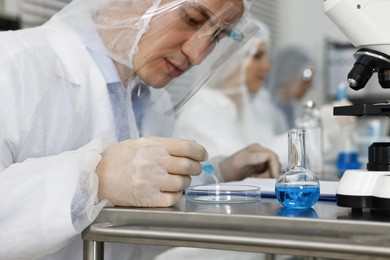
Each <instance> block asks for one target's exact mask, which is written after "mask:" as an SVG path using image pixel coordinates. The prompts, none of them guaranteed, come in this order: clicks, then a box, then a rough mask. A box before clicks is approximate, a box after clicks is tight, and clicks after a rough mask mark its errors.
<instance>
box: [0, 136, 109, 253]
mask: <svg viewBox="0 0 390 260" xmlns="http://www.w3.org/2000/svg"><path fill="white" fill-rule="evenodd" d="M112 142H113V141H111V140H103V139H95V140H94V141H92V142H90V143H89V144H87V145H85V146H83V147H81V148H80V149H78V150H74V151H68V152H63V153H61V154H58V155H53V156H48V157H42V158H31V159H27V160H25V161H24V162H22V163H15V164H12V165H11V166H9V167H8V168H6V169H5V170H4V171H2V172H1V173H0V198H1V199H0V200H1V201H0V230H1V232H0V244H1V247H0V259H35V258H38V257H40V256H42V255H46V254H50V253H52V252H55V251H57V250H59V249H60V248H62V247H64V246H65V245H66V244H67V243H68V242H69V241H70V240H71V239H72V238H74V237H75V236H76V235H77V234H80V233H81V231H82V230H83V229H84V228H85V227H86V226H87V225H89V224H90V223H92V221H93V220H94V219H95V218H96V216H97V215H98V213H99V212H100V210H101V209H102V208H103V207H104V206H105V204H106V201H99V200H98V197H97V191H98V177H97V174H96V172H95V169H96V165H97V164H98V162H99V161H100V158H101V155H100V154H101V152H102V151H103V150H104V149H105V148H106V147H107V146H108V145H110V144H111V143H112ZM0 149H2V150H3V151H1V154H4V153H5V151H4V149H6V148H5V147H4V146H1V148H0Z"/></svg>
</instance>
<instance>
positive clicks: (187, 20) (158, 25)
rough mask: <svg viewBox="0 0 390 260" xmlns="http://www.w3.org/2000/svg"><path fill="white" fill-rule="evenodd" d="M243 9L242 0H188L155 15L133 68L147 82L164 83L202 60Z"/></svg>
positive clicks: (142, 40) (157, 85) (154, 85)
mask: <svg viewBox="0 0 390 260" xmlns="http://www.w3.org/2000/svg"><path fill="white" fill-rule="evenodd" d="M169 2H172V1H171V0H165V1H162V5H164V4H167V3H169ZM242 13H243V5H242V2H241V0H198V1H194V0H192V1H191V0H189V1H183V2H182V3H181V4H179V5H177V6H176V7H175V8H173V9H170V10H167V11H164V12H163V13H161V14H157V15H155V16H154V17H153V18H152V20H151V22H150V24H149V29H148V31H147V32H146V33H145V34H144V35H143V36H142V38H141V40H140V42H139V44H138V52H136V54H135V55H134V57H133V69H134V71H135V72H136V74H137V75H138V76H139V77H140V78H141V79H142V80H143V81H145V82H146V83H147V84H149V85H151V86H153V87H156V88H160V87H164V86H165V85H166V84H168V83H169V82H170V81H171V80H172V79H174V78H176V77H179V76H181V75H182V74H183V73H184V72H186V71H188V70H189V69H190V68H191V67H192V66H194V65H198V64H200V63H201V62H202V60H203V59H204V58H205V57H206V56H207V55H208V54H209V53H210V52H211V51H212V50H213V48H214V46H215V44H216V43H217V42H218V40H219V38H221V37H224V36H225V34H226V32H227V31H228V30H229V26H230V25H233V24H235V23H236V22H237V21H238V19H239V18H240V17H241V15H242Z"/></svg>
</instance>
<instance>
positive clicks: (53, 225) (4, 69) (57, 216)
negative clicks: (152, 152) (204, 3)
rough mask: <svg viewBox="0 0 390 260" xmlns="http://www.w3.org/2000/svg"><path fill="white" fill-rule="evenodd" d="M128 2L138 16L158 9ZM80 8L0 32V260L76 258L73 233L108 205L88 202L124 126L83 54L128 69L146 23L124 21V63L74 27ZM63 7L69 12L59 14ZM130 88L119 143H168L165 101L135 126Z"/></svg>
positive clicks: (79, 253) (99, 72)
mask: <svg viewBox="0 0 390 260" xmlns="http://www.w3.org/2000/svg"><path fill="white" fill-rule="evenodd" d="M102 2H103V1H95V2H94V3H96V6H98V3H102ZM111 2H112V1H111ZM132 2H133V3H134V6H135V7H134V10H135V11H134V12H135V13H138V15H142V14H143V13H145V12H146V10H153V9H154V8H156V7H157V6H158V5H159V2H160V1H148V0H142V1H139V2H137V1H132ZM80 3H81V5H79V6H78V4H80ZM82 3H83V1H82V0H75V1H73V3H71V4H70V5H69V6H67V7H66V8H65V10H63V11H61V12H60V13H59V14H58V15H55V16H54V17H53V18H52V19H51V20H50V21H49V22H47V23H46V24H44V25H43V26H41V27H36V28H32V29H25V30H21V31H15V32H1V33H0V53H1V55H0V71H1V73H0V99H1V102H0V104H1V109H0V125H1V128H0V198H1V201H0V230H1V232H0V245H1V247H0V259H13V260H14V259H37V258H39V259H41V258H44V259H81V256H82V251H81V247H82V243H81V241H80V233H81V231H82V230H83V229H84V228H85V227H87V226H88V225H89V224H91V222H92V221H93V220H94V219H95V217H96V216H97V215H98V214H99V212H100V210H101V209H102V208H103V207H104V206H106V205H107V201H104V200H103V201H99V199H98V196H97V191H98V178H97V175H96V166H97V164H98V162H99V161H100V159H101V155H100V154H101V153H102V151H103V150H105V149H106V148H107V147H109V146H110V145H112V144H113V143H115V142H116V139H117V138H118V136H117V129H116V127H117V124H118V120H121V119H123V118H116V117H117V116H116V115H115V114H114V112H113V106H112V102H111V100H110V96H109V93H108V91H107V78H106V77H105V73H104V71H102V70H101V68H100V67H99V66H98V64H97V62H96V59H97V58H96V57H93V55H91V53H99V54H106V55H108V56H109V57H110V58H112V59H113V60H116V61H118V62H124V63H126V62H128V61H130V67H131V58H132V54H134V53H135V52H136V51H137V48H136V47H135V46H136V45H137V42H138V41H139V39H140V37H141V36H142V33H143V32H145V31H146V30H147V22H146V23H144V24H138V23H137V22H138V20H139V16H138V17H137V16H135V17H130V18H129V19H130V21H132V20H131V19H134V21H133V23H134V24H135V25H136V26H135V27H132V30H133V31H131V32H130V35H133V36H134V37H133V38H132V39H131V38H130V39H126V43H127V44H128V45H130V46H131V45H133V48H132V50H131V53H130V56H128V54H127V53H126V55H125V56H123V57H118V56H116V57H113V56H111V54H110V53H107V52H104V48H102V47H101V43H100V42H99V38H94V36H95V35H96V33H95V34H94V33H93V32H92V33H91V31H90V30H91V29H92V28H93V27H88V26H87V27H83V26H81V24H84V23H86V24H88V22H89V21H87V20H88V17H87V18H86V17H85V16H82V15H81V14H82V13H83V11H84V14H85V10H82V7H83V5H82ZM105 4H109V6H110V4H112V3H110V1H106V3H105ZM72 8H73V10H76V13H74V14H75V15H74V16H72V15H70V16H68V14H69V12H68V13H67V11H69V10H71V9H72ZM70 13H71V12H70ZM128 15H129V16H130V14H128ZM104 22H105V21H103V25H104ZM118 40H119V41H120V40H121V38H118ZM112 68H114V67H113V64H111V69H112ZM113 70H114V72H115V69H113ZM114 74H115V73H114ZM137 81H139V80H137V78H134V79H133V80H131V81H130V83H129V86H128V88H126V90H125V92H124V93H125V94H124V100H125V108H126V110H127V114H128V118H127V120H128V124H129V128H130V132H129V133H128V136H129V137H130V138H135V137H138V136H139V135H140V134H142V135H144V136H150V135H158V136H166V135H169V134H170V133H171V126H172V120H173V118H172V117H171V116H164V115H163V114H158V113H156V109H157V108H158V107H161V108H162V110H164V109H165V108H164V107H165V106H169V99H168V97H167V96H166V95H164V94H162V95H160V94H159V99H158V100H157V99H156V100H157V101H156V100H155V101H156V102H154V104H153V110H148V109H146V111H145V112H144V115H143V120H142V125H141V126H139V127H137V122H136V120H135V116H134V111H133V108H132V99H131V94H130V93H131V91H132V89H133V87H134V85H135V84H136V82H137ZM75 238H76V239H75ZM72 239H73V242H72V243H70V244H69V242H70V241H71V240H72ZM118 247H120V245H119V246H118ZM61 248H63V249H62V250H61V251H59V252H57V253H56V251H58V250H60V249H61ZM105 251H106V255H107V254H110V253H111V250H110V249H107V250H105ZM112 253H116V254H117V257H119V255H118V254H119V253H118V252H116V251H115V250H112ZM121 257H123V258H121V259H125V258H127V259H136V258H135V255H132V253H129V254H127V255H126V256H124V255H121ZM107 259H110V258H107Z"/></svg>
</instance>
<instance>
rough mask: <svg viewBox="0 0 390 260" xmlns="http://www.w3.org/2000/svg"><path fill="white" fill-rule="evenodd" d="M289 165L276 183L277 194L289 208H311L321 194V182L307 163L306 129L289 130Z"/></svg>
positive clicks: (280, 200) (281, 201) (281, 202)
mask: <svg viewBox="0 0 390 260" xmlns="http://www.w3.org/2000/svg"><path fill="white" fill-rule="evenodd" d="M288 153H289V166H288V168H287V169H285V170H284V171H282V173H281V175H280V176H279V178H278V179H277V180H276V183H275V194H276V197H277V199H278V200H279V202H280V204H282V205H283V206H284V207H287V208H295V209H302V208H310V207H311V206H313V205H314V204H315V203H316V202H317V200H318V198H319V196H320V183H319V181H318V179H317V177H316V176H315V175H314V174H313V173H312V172H311V171H310V170H309V169H307V168H306V165H305V130H304V129H291V130H290V131H289V132H288Z"/></svg>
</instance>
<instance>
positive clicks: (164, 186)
mask: <svg viewBox="0 0 390 260" xmlns="http://www.w3.org/2000/svg"><path fill="white" fill-rule="evenodd" d="M207 157H208V154H207V152H206V150H205V149H204V147H203V146H201V145H199V144H197V143H196V142H195V141H187V140H183V139H177V138H163V137H143V138H138V139H130V140H126V141H123V142H121V143H119V144H116V145H114V146H112V147H111V148H109V149H107V150H105V151H104V152H103V153H102V159H101V161H100V162H99V164H98V166H97V174H98V177H99V193H98V194H99V198H100V199H107V200H109V201H110V202H111V203H112V204H114V205H116V206H137V207H169V206H172V205H173V204H175V203H177V202H179V200H180V199H181V196H182V191H183V190H184V189H185V188H187V187H188V186H189V185H190V183H191V177H190V176H196V175H199V174H200V173H201V172H202V168H201V166H200V163H199V162H200V161H204V160H206V159H207Z"/></svg>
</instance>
